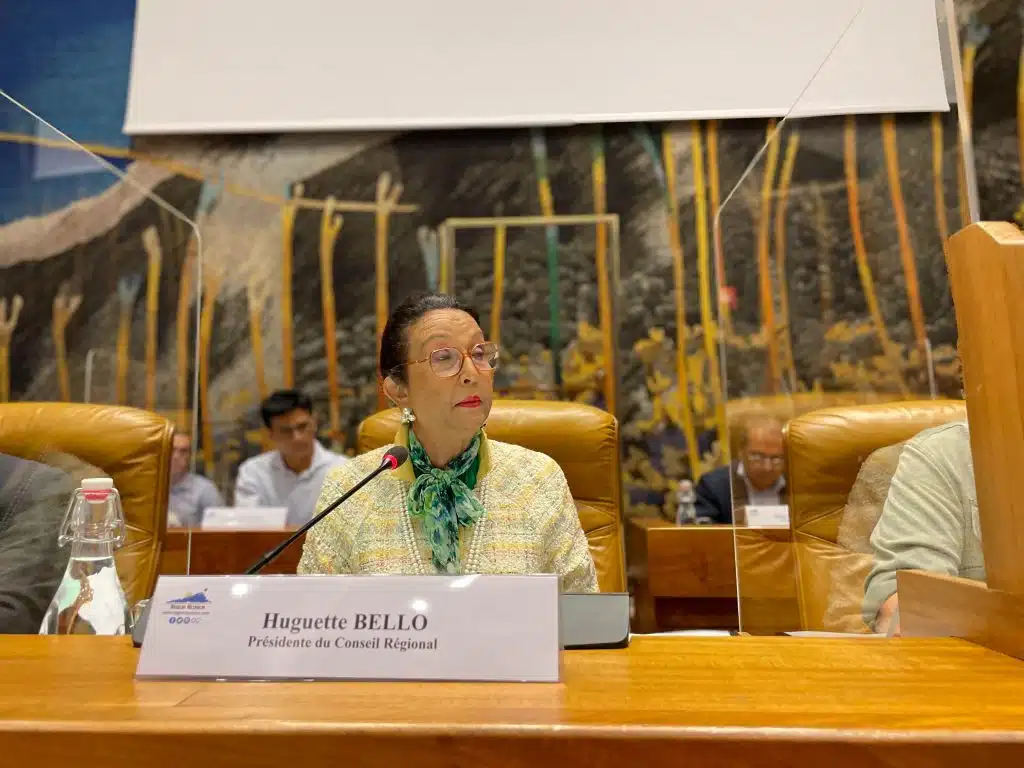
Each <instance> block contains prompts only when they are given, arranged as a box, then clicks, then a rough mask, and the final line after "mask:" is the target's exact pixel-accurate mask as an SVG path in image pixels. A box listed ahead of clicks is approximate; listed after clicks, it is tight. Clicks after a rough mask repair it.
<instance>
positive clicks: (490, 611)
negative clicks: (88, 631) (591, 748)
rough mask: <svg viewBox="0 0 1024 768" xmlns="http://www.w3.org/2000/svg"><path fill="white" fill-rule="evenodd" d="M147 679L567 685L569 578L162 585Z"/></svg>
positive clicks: (202, 579)
mask: <svg viewBox="0 0 1024 768" xmlns="http://www.w3.org/2000/svg"><path fill="white" fill-rule="evenodd" d="M136 676H137V677H140V678H223V679H244V680H296V679H299V680H305V679H318V680H343V679H353V680H354V679H362V680H490V681H503V682H514V681H524V682H557V681H558V679H559V616H558V577H557V576H553V575H537V576H491V575H487V576H484V575H472V576H161V577H160V580H159V581H158V582H157V585H156V591H155V592H154V593H153V598H152V600H151V601H150V614H149V622H148V625H147V627H146V637H145V641H144V642H143V645H142V654H141V657H140V658H139V666H138V668H137V669H136Z"/></svg>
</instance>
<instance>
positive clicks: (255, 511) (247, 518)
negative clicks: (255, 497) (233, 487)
mask: <svg viewBox="0 0 1024 768" xmlns="http://www.w3.org/2000/svg"><path fill="white" fill-rule="evenodd" d="M287 518H288V508H287V507H207V508H206V511H205V512H204V513H203V522H202V528H203V529H204V530H209V531H224V530H231V531H239V530H246V531H266V530H271V531H279V530H281V529H282V528H284V524H285V520H286V519H287Z"/></svg>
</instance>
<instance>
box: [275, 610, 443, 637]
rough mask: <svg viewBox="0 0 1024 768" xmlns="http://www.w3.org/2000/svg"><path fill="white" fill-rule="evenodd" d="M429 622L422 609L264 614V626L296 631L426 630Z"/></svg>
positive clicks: (291, 631) (294, 632) (296, 632)
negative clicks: (421, 611) (343, 614)
mask: <svg viewBox="0 0 1024 768" xmlns="http://www.w3.org/2000/svg"><path fill="white" fill-rule="evenodd" d="M427 623H428V622H427V617H426V616H425V615H423V614H422V613H414V614H407V613H356V614H353V615H352V616H351V617H349V616H337V615H330V614H329V615H325V616H316V617H314V616H282V615H281V614H279V613H265V614H263V629H277V630H286V631H288V632H290V633H292V634H298V633H299V632H303V631H322V630H347V631H353V632H362V631H366V632H422V631H424V630H425V629H426V628H427Z"/></svg>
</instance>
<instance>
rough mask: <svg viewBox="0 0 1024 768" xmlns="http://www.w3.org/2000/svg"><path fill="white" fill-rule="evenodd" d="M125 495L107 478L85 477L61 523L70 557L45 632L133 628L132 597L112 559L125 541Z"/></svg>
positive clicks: (109, 632)
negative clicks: (127, 595)
mask: <svg viewBox="0 0 1024 768" xmlns="http://www.w3.org/2000/svg"><path fill="white" fill-rule="evenodd" d="M124 530H125V526H124V512H123V511H122V509H121V497H120V496H119V495H118V493H117V489H116V488H114V481H113V480H111V479H110V478H108V477H99V478H90V479H87V480H83V481H82V487H81V488H79V489H78V490H77V491H75V493H74V495H73V496H72V497H71V502H70V503H69V504H68V510H67V512H66V513H65V515H64V522H63V523H62V524H61V527H60V536H59V538H58V543H59V544H60V546H62V547H65V546H67V545H68V544H70V545H71V557H70V559H69V560H68V567H67V570H65V571H64V578H63V579H61V582H60V586H59V587H58V588H57V594H56V595H54V597H53V600H51V601H50V607H49V608H48V609H47V611H46V616H45V617H44V618H43V624H42V626H41V627H40V628H39V634H41V635H123V634H125V633H127V632H129V631H130V630H131V618H130V613H129V610H128V601H127V600H126V599H125V596H124V590H123V589H122V588H121V580H120V579H119V578H118V576H117V566H116V565H115V564H114V550H116V549H117V548H118V547H120V546H121V545H122V544H123V543H124Z"/></svg>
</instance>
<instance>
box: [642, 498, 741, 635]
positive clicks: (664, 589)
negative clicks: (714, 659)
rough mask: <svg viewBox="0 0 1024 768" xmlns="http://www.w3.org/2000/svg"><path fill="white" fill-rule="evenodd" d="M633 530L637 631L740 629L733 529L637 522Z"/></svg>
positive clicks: (659, 522) (717, 526) (715, 526)
mask: <svg viewBox="0 0 1024 768" xmlns="http://www.w3.org/2000/svg"><path fill="white" fill-rule="evenodd" d="M629 526H630V528H629V535H628V537H627V546H628V551H627V555H626V563H627V564H628V566H629V576H630V581H631V582H632V584H633V598H634V601H635V603H634V604H635V608H636V612H635V616H634V619H633V630H634V631H635V632H661V631H667V630H677V629H736V628H737V627H738V626H739V623H738V617H737V613H736V558H735V556H734V554H733V540H732V539H733V528H732V526H731V525H692V526H678V525H673V524H672V523H667V522H665V521H663V520H657V519H654V518H633V519H631V520H630V521H629Z"/></svg>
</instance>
